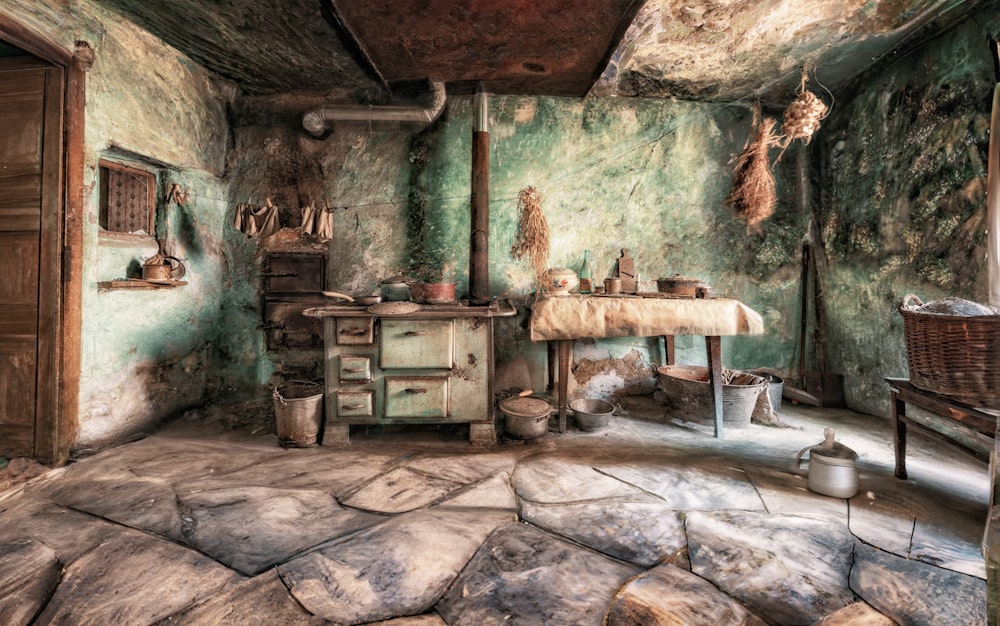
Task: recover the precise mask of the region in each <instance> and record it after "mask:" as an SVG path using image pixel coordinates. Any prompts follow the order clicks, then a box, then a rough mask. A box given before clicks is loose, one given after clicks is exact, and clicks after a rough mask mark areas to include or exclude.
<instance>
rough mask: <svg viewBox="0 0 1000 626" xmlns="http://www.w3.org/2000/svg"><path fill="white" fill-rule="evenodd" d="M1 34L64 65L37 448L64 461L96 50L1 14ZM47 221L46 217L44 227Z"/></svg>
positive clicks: (73, 382) (42, 308)
mask: <svg viewBox="0 0 1000 626" xmlns="http://www.w3.org/2000/svg"><path fill="white" fill-rule="evenodd" d="M0 39H2V40H4V41H5V42H7V43H9V44H11V45H13V46H16V47H18V48H20V49H22V50H24V51H25V52H28V53H30V54H32V55H34V56H35V57H38V58H39V59H42V60H43V61H46V62H48V63H51V64H53V65H55V66H58V67H60V68H62V80H63V85H62V102H61V103H60V102H56V103H52V104H51V106H55V107H58V108H59V109H61V111H57V113H61V118H62V128H61V130H60V133H59V134H60V137H58V138H57V139H58V141H56V142H53V143H49V144H48V145H56V146H58V145H60V144H61V145H62V151H61V155H60V166H59V167H57V168H56V172H53V173H52V174H51V176H48V177H47V178H46V179H45V181H44V183H43V184H44V185H46V186H49V188H50V189H51V186H55V187H56V192H55V193H53V194H45V193H44V192H43V202H44V203H45V204H44V206H43V212H45V211H48V212H49V214H50V215H51V214H52V213H55V214H56V217H55V218H54V219H52V221H51V222H50V225H51V227H50V230H51V232H50V233H48V234H46V233H45V232H43V234H42V247H41V252H40V255H41V257H42V258H41V260H42V262H41V267H40V270H39V283H40V286H39V324H38V334H39V339H38V346H39V354H38V364H39V365H38V371H39V375H38V386H37V388H36V403H35V451H34V457H35V459H37V460H38V461H41V462H42V463H47V464H51V465H62V464H64V463H66V462H67V461H68V460H69V454H70V449H71V447H72V445H73V442H74V441H75V440H76V434H77V428H78V423H79V422H78V419H79V406H80V402H79V395H80V351H81V348H82V346H81V342H80V339H81V338H80V328H81V323H82V317H83V311H82V296H83V222H84V220H83V210H84V204H83V173H84V117H85V103H86V73H87V72H88V71H89V70H90V68H91V66H92V65H93V62H94V52H93V49H92V48H91V47H90V46H89V44H87V43H86V42H77V44H76V48H75V49H74V50H67V49H65V48H64V47H63V46H61V45H60V44H58V43H56V42H54V41H52V40H51V39H49V38H48V37H46V36H44V35H42V34H40V33H37V32H34V31H32V30H31V29H29V28H28V27H27V26H25V25H24V24H22V23H20V22H18V21H15V20H13V19H12V18H9V17H6V16H5V15H3V14H0ZM48 106H50V105H49V103H47V104H46V107H48ZM50 139H51V138H50ZM47 141H49V140H47ZM50 219H51V218H50ZM44 222H45V217H44V214H43V228H44Z"/></svg>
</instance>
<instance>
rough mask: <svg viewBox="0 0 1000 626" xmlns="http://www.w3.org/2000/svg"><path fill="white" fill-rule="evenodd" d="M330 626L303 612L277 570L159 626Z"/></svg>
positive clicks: (246, 581) (206, 601)
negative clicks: (223, 625) (211, 625)
mask: <svg viewBox="0 0 1000 626" xmlns="http://www.w3.org/2000/svg"><path fill="white" fill-rule="evenodd" d="M329 623H330V622H328V621H327V620H325V619H323V618H320V617H316V616H315V615H313V614H311V613H309V612H308V611H306V610H305V609H303V608H302V606H301V605H300V604H299V603H298V602H296V601H295V599H294V598H293V597H292V595H291V594H290V593H289V592H288V588H287V587H285V584H284V583H282V582H281V579H280V578H278V572H277V570H274V569H269V570H267V571H266V572H264V573H262V574H260V575H258V576H254V577H253V578H248V579H247V580H244V581H242V582H238V583H236V584H233V585H230V586H229V587H226V588H225V589H221V590H219V591H218V592H217V593H215V594H213V595H212V596H211V597H210V598H208V599H207V600H205V601H204V602H201V603H199V604H196V605H194V606H192V607H189V608H187V609H185V610H183V611H181V612H180V613H177V614H176V615H171V616H170V617H167V618H165V619H163V620H161V621H160V622H157V625H158V626H167V625H168V624H176V625H178V626H181V625H184V626H205V625H207V624H226V625H227V626H258V625H261V624H268V625H271V624H275V625H277V624H280V625H281V626H322V625H323V624H329Z"/></svg>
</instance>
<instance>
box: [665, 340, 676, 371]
mask: <svg viewBox="0 0 1000 626" xmlns="http://www.w3.org/2000/svg"><path fill="white" fill-rule="evenodd" d="M663 360H664V361H666V363H664V365H673V364H674V336H673V335H664V336H663Z"/></svg>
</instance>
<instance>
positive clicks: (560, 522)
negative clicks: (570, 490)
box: [521, 495, 687, 567]
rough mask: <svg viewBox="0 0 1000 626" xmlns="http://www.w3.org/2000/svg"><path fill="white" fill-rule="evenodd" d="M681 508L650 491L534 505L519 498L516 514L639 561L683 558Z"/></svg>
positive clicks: (643, 563)
mask: <svg viewBox="0 0 1000 626" xmlns="http://www.w3.org/2000/svg"><path fill="white" fill-rule="evenodd" d="M681 516H682V514H681V513H679V512H677V511H674V510H672V509H671V508H670V507H669V506H668V505H667V504H666V503H665V502H663V501H662V500H660V499H659V498H656V497H655V496H651V495H646V496H645V498H644V499H642V500H639V501H623V500H602V501H600V502H584V503H572V504H546V505H538V504H534V503H532V502H527V501H524V502H523V503H522V507H521V517H522V519H524V520H525V521H526V522H530V523H532V524H534V525H536V526H538V527H539V528H544V529H546V530H548V531H549V532H551V533H554V534H556V535H561V536H563V537H566V538H567V539H571V540H572V541H576V542H578V543H581V544H583V545H585V546H589V547H591V548H593V549H595V550H597V551H598V552H602V553H604V554H607V555H609V556H613V557H616V558H619V559H621V560H623V561H628V562H629V563H635V564H636V565H639V566H642V567H652V566H653V565H654V564H656V563H657V562H658V561H660V560H662V559H671V558H679V559H681V561H682V562H684V563H686V562H687V558H686V556H682V555H685V554H686V551H687V535H686V534H685V532H684V521H683V519H682V517H681Z"/></svg>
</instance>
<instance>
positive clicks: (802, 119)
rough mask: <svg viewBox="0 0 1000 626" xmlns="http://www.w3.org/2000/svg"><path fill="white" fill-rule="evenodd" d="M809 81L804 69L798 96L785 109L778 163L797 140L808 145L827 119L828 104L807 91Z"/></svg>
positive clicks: (806, 71)
mask: <svg viewBox="0 0 1000 626" xmlns="http://www.w3.org/2000/svg"><path fill="white" fill-rule="evenodd" d="M808 80H809V71H808V70H807V69H806V68H804V67H803V68H802V78H801V80H800V82H799V90H798V95H797V96H796V97H795V100H792V103H791V104H789V105H788V108H787V109H785V121H784V123H783V124H782V125H781V134H782V138H783V139H782V143H781V153H780V154H779V155H778V158H777V161H780V160H781V156H782V155H783V154H784V153H785V149H786V148H788V145H789V144H791V143H792V141H794V140H796V139H802V140H803V141H805V143H806V144H808V143H809V141H810V140H812V136H813V133H815V132H816V131H817V130H819V125H820V122H822V121H823V119H824V118H825V117H826V114H827V111H829V110H830V108H829V107H828V106H826V103H825V102H823V101H822V100H820V98H819V96H817V95H816V94H814V93H812V92H811V91H806V82H807V81H808Z"/></svg>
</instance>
